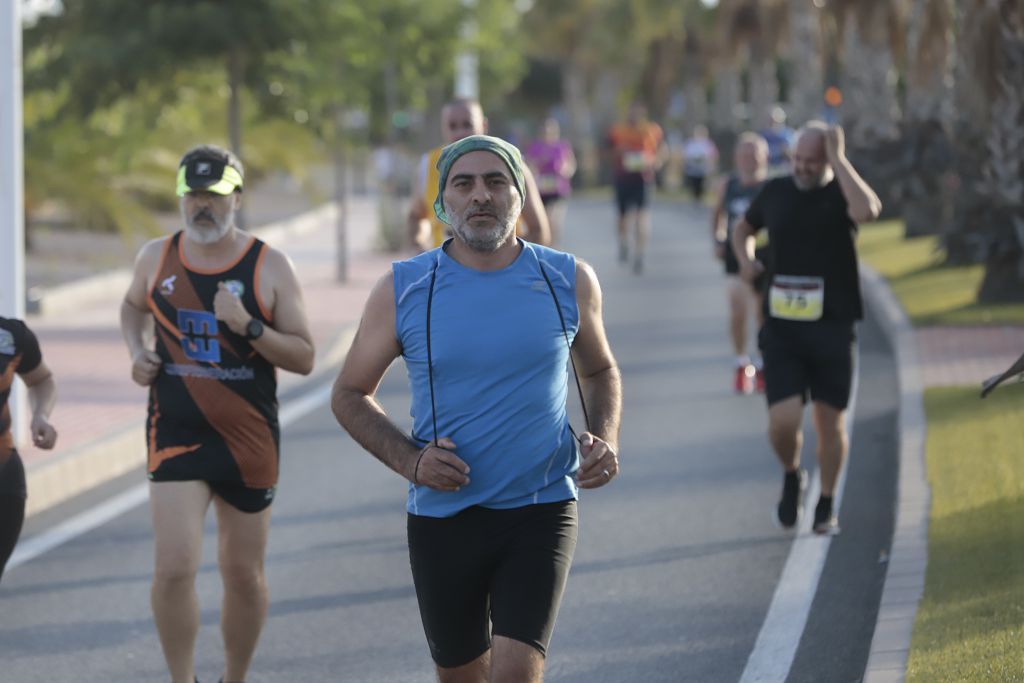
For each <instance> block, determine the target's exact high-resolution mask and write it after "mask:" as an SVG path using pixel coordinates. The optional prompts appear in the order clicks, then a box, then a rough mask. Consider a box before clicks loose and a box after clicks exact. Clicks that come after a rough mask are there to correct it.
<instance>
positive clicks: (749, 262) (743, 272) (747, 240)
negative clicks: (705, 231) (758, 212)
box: [732, 217, 764, 282]
mask: <svg viewBox="0 0 1024 683" xmlns="http://www.w3.org/2000/svg"><path fill="white" fill-rule="evenodd" d="M756 232H757V231H756V230H754V227H753V226H752V225H750V223H748V222H747V219H746V218H742V217H741V218H740V219H739V220H737V221H736V223H735V225H733V226H732V250H733V253H734V254H736V262H737V263H738V264H739V267H740V277H742V278H743V279H744V280H746V281H747V282H753V281H754V278H756V277H757V276H758V275H759V274H761V273H762V272H763V271H764V266H763V265H762V264H761V262H760V261H758V260H757V259H755V258H754V242H755V240H754V235H755V233H756Z"/></svg>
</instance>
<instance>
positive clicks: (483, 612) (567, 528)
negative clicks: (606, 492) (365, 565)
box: [408, 500, 577, 668]
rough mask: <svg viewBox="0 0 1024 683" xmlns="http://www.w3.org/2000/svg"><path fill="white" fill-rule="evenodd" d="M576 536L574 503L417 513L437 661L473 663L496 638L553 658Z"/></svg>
mask: <svg viewBox="0 0 1024 683" xmlns="http://www.w3.org/2000/svg"><path fill="white" fill-rule="evenodd" d="M576 532H577V513H576V501H574V500H568V501H562V502H558V503H545V504H539V505H527V506H525V507H521V508H513V509H511V510H493V509H489V508H483V507H471V508H468V509H466V510H463V511H462V512H460V513H458V514H457V515H455V516H454V517H444V518H436V517H424V516H422V515H412V514H410V515H409V518H408V534H409V562H410V564H411V565H412V578H413V583H414V584H415V586H416V598H417V600H418V601H419V605H420V617H421V619H422V620H423V631H424V633H425V635H426V637H427V644H428V645H429V647H430V655H431V657H433V659H434V662H435V663H436V664H437V665H438V666H440V667H444V668H451V667H456V666H462V665H463V664H468V663H469V662H471V661H473V660H474V659H476V658H477V657H479V656H480V655H482V654H483V653H485V652H486V651H487V650H488V649H490V647H491V633H492V632H493V633H494V635H498V636H503V637H506V638H512V639H514V640H518V641H520V642H523V643H526V644H527V645H530V646H532V647H534V648H535V649H537V650H538V651H539V652H540V653H541V654H542V655H544V654H546V653H547V647H548V642H549V641H550V640H551V633H552V631H553V630H554V627H555V617H556V616H557V615H558V606H559V604H560V603H561V601H562V593H563V591H564V590H565V581H566V578H567V577H568V574H569V566H570V565H571V564H572V557H573V553H574V552H575V550H576ZM488 622H490V623H488Z"/></svg>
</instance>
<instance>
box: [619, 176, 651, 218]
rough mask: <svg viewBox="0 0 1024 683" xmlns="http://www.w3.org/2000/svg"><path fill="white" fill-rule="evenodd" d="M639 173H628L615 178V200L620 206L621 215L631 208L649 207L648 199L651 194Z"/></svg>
mask: <svg viewBox="0 0 1024 683" xmlns="http://www.w3.org/2000/svg"><path fill="white" fill-rule="evenodd" d="M649 185H650V184H649V183H648V182H647V181H646V180H644V177H643V176H642V175H641V174H639V173H626V174H623V175H620V176H617V177H616V178H615V202H616V203H617V204H618V206H619V215H624V214H625V213H627V212H628V211H630V210H631V209H645V208H647V200H648V197H649V195H650V192H649V191H648V186H649Z"/></svg>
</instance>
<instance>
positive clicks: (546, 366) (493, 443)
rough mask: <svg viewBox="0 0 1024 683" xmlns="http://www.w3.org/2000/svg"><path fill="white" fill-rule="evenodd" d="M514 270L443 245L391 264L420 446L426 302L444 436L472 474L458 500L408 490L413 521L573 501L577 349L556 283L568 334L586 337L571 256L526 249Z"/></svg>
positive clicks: (425, 428) (424, 420)
mask: <svg viewBox="0 0 1024 683" xmlns="http://www.w3.org/2000/svg"><path fill="white" fill-rule="evenodd" d="M521 244H522V245H523V248H522V251H521V252H520V253H519V256H518V257H517V258H516V260H515V261H514V262H513V263H512V264H511V265H509V266H508V267H506V268H504V269H502V270H498V271H489V272H480V271H477V270H473V269H471V268H467V267H465V266H463V265H461V264H459V263H458V262H457V261H455V260H454V259H452V258H451V257H450V256H448V254H447V253H446V252H445V251H444V247H445V246H446V245H447V243H446V245H443V246H442V247H439V248H437V249H433V250H431V251H427V252H424V253H422V254H420V255H419V256H416V257H415V258H412V259H409V260H406V261H396V262H395V263H394V264H393V265H392V272H393V273H394V284H395V329H396V333H397V336H398V341H399V343H400V344H401V346H402V356H403V358H404V359H405V365H406V369H407V371H408V375H409V386H410V390H411V393H412V406H411V410H410V412H411V415H412V418H413V438H414V439H416V441H417V443H420V444H426V443H427V442H428V441H431V440H433V438H434V431H433V420H432V413H431V405H430V384H429V379H428V368H427V343H426V342H427V337H426V323H427V299H428V294H429V290H430V281H431V275H432V273H433V271H434V270H435V269H436V275H435V280H434V293H433V300H432V303H431V313H430V315H431V321H430V335H431V355H432V358H433V371H434V405H435V407H436V410H437V415H436V419H437V436H438V438H441V437H445V436H447V437H449V438H451V440H452V441H454V442H455V446H456V448H455V454H456V455H457V456H458V457H459V458H461V459H462V460H463V461H465V462H466V464H468V465H469V467H470V472H469V479H470V483H469V485H468V486H464V487H463V488H462V490H460V491H458V492H444V491H435V490H433V489H430V488H427V487H426V486H416V485H413V484H410V485H409V496H408V505H407V508H408V510H409V512H410V513H412V514H415V515H425V516H428V517H450V516H452V515H454V514H456V513H457V512H459V511H460V510H463V509H465V508H467V507H470V506H473V505H480V506H484V507H489V508H499V509H505V508H515V507H522V506H524V505H531V504H536V503H552V502H557V501H562V500H570V499H575V498H576V497H577V495H578V490H577V488H576V483H575V480H574V478H573V475H574V474H575V472H576V470H577V469H578V468H579V455H578V451H577V445H576V441H575V439H573V438H572V434H571V433H570V431H569V421H568V418H567V416H566V407H565V401H566V394H567V390H568V372H567V365H566V364H567V363H568V360H569V349H568V347H567V345H566V340H565V336H564V335H563V333H562V325H561V323H560V322H559V318H558V310H557V309H556V307H555V299H554V297H552V295H551V290H550V289H549V288H548V285H547V283H546V282H545V281H544V274H543V273H542V271H541V263H543V268H544V271H543V272H544V273H546V274H547V276H548V278H549V279H550V281H551V285H552V287H553V288H554V291H555V294H556V295H557V297H558V305H559V306H560V308H561V312H562V316H563V317H564V318H565V326H566V330H567V332H568V335H569V342H570V343H571V342H572V340H573V339H574V338H575V335H576V331H577V329H578V328H579V310H578V308H577V306H576V261H575V259H574V258H573V256H572V255H570V254H566V253H563V252H559V251H555V250H554V249H549V248H547V247H542V246H539V245H536V244H531V243H530V242H521Z"/></svg>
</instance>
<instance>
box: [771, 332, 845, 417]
mask: <svg viewBox="0 0 1024 683" xmlns="http://www.w3.org/2000/svg"><path fill="white" fill-rule="evenodd" d="M855 343H856V333H855V330H854V325H853V323H852V322H848V321H831V320H818V321H815V322H796V321H791V320H779V319H777V318H768V319H767V320H766V321H765V324H764V327H762V328H761V332H760V334H759V335H758V346H760V348H761V354H762V356H763V357H764V381H765V398H767V399H768V405H772V404H774V403H778V402H779V401H782V400H784V399H787V398H790V397H792V396H800V397H801V398H802V399H803V401H804V403H806V402H807V398H808V396H810V399H811V400H812V401H821V402H822V403H827V404H828V405H830V406H832V407H833V408H836V409H837V410H845V409H846V407H847V405H849V403H850V389H851V387H852V386H853V369H854V368H853V364H854V362H853V356H854V347H855Z"/></svg>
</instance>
